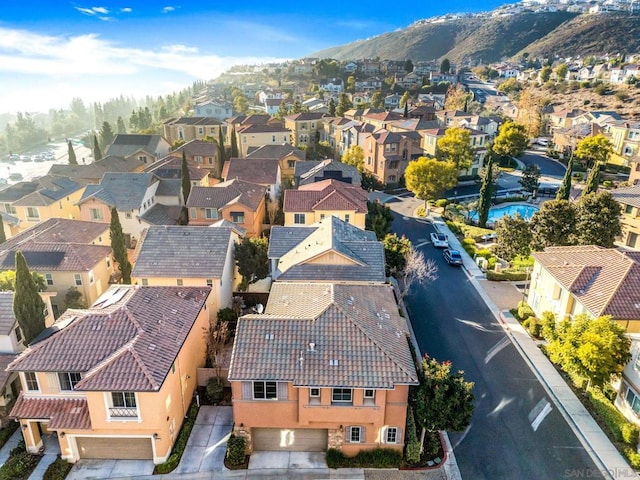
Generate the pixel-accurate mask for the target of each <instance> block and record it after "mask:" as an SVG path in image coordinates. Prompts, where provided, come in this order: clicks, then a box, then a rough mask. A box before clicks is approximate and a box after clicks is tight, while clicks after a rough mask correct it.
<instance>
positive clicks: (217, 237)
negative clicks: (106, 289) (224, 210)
mask: <svg viewBox="0 0 640 480" xmlns="http://www.w3.org/2000/svg"><path fill="white" fill-rule="evenodd" d="M243 233H244V232H242V231H241V230H239V229H237V228H235V226H234V225H231V224H229V223H228V222H224V221H223V222H218V223H214V224H212V225H211V226H209V227H201V226H197V227H192V226H182V225H180V226H178V225H175V226H151V227H149V228H148V229H147V230H146V231H145V233H144V235H143V237H142V240H141V241H140V244H139V245H138V247H137V248H136V252H135V255H134V256H135V262H134V266H133V271H132V273H131V281H132V283H133V284H136V285H143V286H147V285H150V286H154V287H155V286H163V285H166V286H176V285H177V286H186V287H197V286H208V287H211V294H210V295H209V298H208V300H207V306H208V309H209V315H210V317H211V320H212V321H213V320H215V318H216V314H217V312H218V310H220V309H221V308H226V307H229V306H231V297H232V287H233V281H234V267H235V263H234V262H235V260H234V256H233V254H234V251H235V245H236V243H238V241H239V238H240V236H242V235H243ZM167 252H179V253H178V254H176V255H167Z"/></svg>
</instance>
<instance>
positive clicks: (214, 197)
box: [187, 179, 267, 211]
mask: <svg viewBox="0 0 640 480" xmlns="http://www.w3.org/2000/svg"><path fill="white" fill-rule="evenodd" d="M266 192H267V189H266V188H265V187H263V186H260V185H256V184H254V183H248V182H243V181H242V180H236V179H233V180H228V181H226V182H221V183H218V184H216V185H214V186H213V187H192V188H191V193H190V194H189V200H188V201H187V207H205V208H206V207H210V208H218V209H220V208H223V207H226V206H228V205H231V204H233V203H239V204H241V205H244V206H246V207H248V208H249V209H251V210H253V211H255V210H257V209H258V206H259V205H260V203H261V202H262V201H263V200H264V196H265V194H266Z"/></svg>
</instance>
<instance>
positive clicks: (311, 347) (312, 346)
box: [309, 342, 316, 352]
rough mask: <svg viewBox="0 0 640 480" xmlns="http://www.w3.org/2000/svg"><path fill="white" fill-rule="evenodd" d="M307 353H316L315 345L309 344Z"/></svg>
mask: <svg viewBox="0 0 640 480" xmlns="http://www.w3.org/2000/svg"><path fill="white" fill-rule="evenodd" d="M309 351H311V352H315V351H316V344H315V343H313V342H309Z"/></svg>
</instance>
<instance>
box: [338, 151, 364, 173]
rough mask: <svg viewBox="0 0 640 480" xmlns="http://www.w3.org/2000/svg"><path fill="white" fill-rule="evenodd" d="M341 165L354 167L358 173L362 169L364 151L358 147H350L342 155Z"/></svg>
mask: <svg viewBox="0 0 640 480" xmlns="http://www.w3.org/2000/svg"><path fill="white" fill-rule="evenodd" d="M342 163H346V164H347V165H351V166H353V167H356V168H357V169H358V171H360V172H361V171H363V169H364V151H363V150H362V147H361V146H360V145H351V146H350V147H349V148H348V149H347V150H346V151H345V152H344V153H343V154H342Z"/></svg>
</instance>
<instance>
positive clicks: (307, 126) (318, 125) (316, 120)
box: [284, 112, 324, 147]
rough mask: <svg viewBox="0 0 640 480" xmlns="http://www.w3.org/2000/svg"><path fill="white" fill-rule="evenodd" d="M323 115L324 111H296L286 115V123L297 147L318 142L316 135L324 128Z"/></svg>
mask: <svg viewBox="0 0 640 480" xmlns="http://www.w3.org/2000/svg"><path fill="white" fill-rule="evenodd" d="M323 117H324V114H323V113H311V112H304V113H295V114H293V115H287V116H286V117H284V124H285V126H286V127H287V128H288V129H289V130H290V131H291V136H292V138H293V143H294V144H295V145H296V147H300V146H301V145H305V146H313V145H315V144H316V135H319V132H320V130H321V129H322V123H323Z"/></svg>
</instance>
